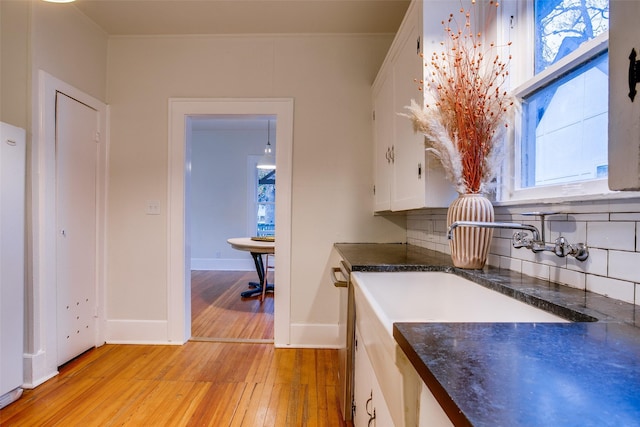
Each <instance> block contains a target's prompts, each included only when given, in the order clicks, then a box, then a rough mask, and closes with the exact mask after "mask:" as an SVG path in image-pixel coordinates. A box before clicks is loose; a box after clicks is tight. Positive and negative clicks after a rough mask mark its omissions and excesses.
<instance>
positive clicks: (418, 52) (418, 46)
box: [416, 36, 420, 55]
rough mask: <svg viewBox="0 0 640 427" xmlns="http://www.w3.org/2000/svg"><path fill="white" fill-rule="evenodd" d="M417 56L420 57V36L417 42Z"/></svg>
mask: <svg viewBox="0 0 640 427" xmlns="http://www.w3.org/2000/svg"><path fill="white" fill-rule="evenodd" d="M416 54H417V55H420V36H418V39H417V40H416Z"/></svg>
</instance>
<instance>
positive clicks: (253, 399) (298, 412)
mask: <svg viewBox="0 0 640 427" xmlns="http://www.w3.org/2000/svg"><path fill="white" fill-rule="evenodd" d="M240 276H242V275H240ZM235 280H236V282H241V281H244V282H245V283H244V285H243V290H244V289H246V277H242V278H237V279H235ZM250 280H252V279H250ZM207 292H210V293H207ZM207 292H205V294H207V295H208V296H202V298H203V299H202V301H200V302H198V304H200V303H202V304H204V301H206V298H209V299H210V300H211V301H215V300H216V298H214V297H213V296H212V295H213V293H215V292H218V293H221V294H224V293H225V292H226V291H224V290H220V289H219V290H217V291H207ZM235 295H236V297H237V299H238V300H240V298H239V296H238V294H235ZM229 299H230V300H233V302H234V304H235V298H231V297H229ZM270 299H271V304H272V303H273V300H272V298H268V299H267V301H266V302H268V301H269V300H270ZM245 302H249V303H254V302H257V303H259V301H258V300H256V301H253V300H250V301H245ZM266 302H265V303H266ZM265 303H263V304H265ZM194 305H196V303H195V302H194ZM205 305H206V304H205ZM266 305H267V304H265V306H266ZM225 310H229V311H232V312H237V311H238V310H239V309H231V308H229V309H225ZM204 311H206V307H204V308H203V310H201V312H204ZM240 311H242V310H240ZM247 311H251V310H247ZM257 311H258V312H260V310H257ZM264 311H269V310H267V309H266V308H265V310H264ZM193 312H196V310H193ZM261 314H262V313H261ZM272 315H273V310H272V309H271V316H272ZM196 317H197V316H196ZM257 319H260V317H259V316H258V317H257ZM195 320H196V318H194V321H195ZM258 322H259V321H258ZM204 323H207V322H204ZM263 323H264V322H263ZM269 323H271V325H272V324H273V322H272V321H270V322H269ZM271 328H272V326H271ZM268 329H269V328H268V327H265V326H264V325H263V326H261V327H259V326H256V327H255V329H254V331H252V333H251V334H247V335H246V336H248V337H253V338H255V337H256V336H260V337H264V336H265V334H266V335H269V334H271V336H273V335H272V331H271V332H269V333H266V332H265V331H266V330H268ZM255 331H260V332H259V333H257V334H256V335H253V333H254V332H255ZM245 332H246V331H242V333H243V334H244V333H245ZM203 333H204V332H203ZM207 333H208V332H207ZM215 333H216V334H219V333H221V332H219V331H218V332H215ZM229 333H231V332H229ZM234 333H235V332H234ZM337 357H338V353H337V350H329V349H276V348H274V346H273V345H272V344H256V343H234V342H202V341H200V342H195V341H190V342H188V343H186V344H185V345H183V346H161V345H158V346H149V345H104V346H102V347H99V348H97V349H94V350H90V351H89V352H87V353H85V354H84V355H82V356H80V357H78V358H76V359H74V360H72V361H71V362H69V363H68V364H66V365H65V366H63V367H61V368H60V374H59V375H58V376H56V377H54V378H52V379H51V380H49V381H47V382H46V383H44V384H42V385H41V386H39V387H37V388H36V389H34V390H25V392H24V394H23V396H22V397H21V398H20V399H19V400H18V401H17V402H14V403H13V404H11V405H9V406H8V407H6V408H4V409H2V410H0V425H1V426H3V427H5V426H11V427H13V426H21V427H22V426H65V427H66V426H83V427H84V426H87V427H92V426H101V427H102V426H216V427H218V426H236V427H258V426H265V427H279V426H285V427H289V426H295V427H299V426H326V427H333V426H351V423H349V424H345V423H344V422H343V421H342V417H341V415H340V409H339V402H338V393H339V390H338V379H337V371H338V360H337Z"/></svg>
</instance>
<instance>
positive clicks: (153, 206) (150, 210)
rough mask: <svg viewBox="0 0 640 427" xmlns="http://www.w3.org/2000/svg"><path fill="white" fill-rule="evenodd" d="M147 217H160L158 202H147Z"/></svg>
mask: <svg viewBox="0 0 640 427" xmlns="http://www.w3.org/2000/svg"><path fill="white" fill-rule="evenodd" d="M146 213H147V215H160V201H159V200H147V209H146Z"/></svg>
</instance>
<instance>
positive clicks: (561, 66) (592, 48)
mask: <svg viewBox="0 0 640 427" xmlns="http://www.w3.org/2000/svg"><path fill="white" fill-rule="evenodd" d="M608 48H609V32H606V33H602V34H600V35H599V36H597V37H596V38H594V39H591V40H589V41H586V42H584V43H583V44H582V45H581V46H580V47H579V48H578V49H576V50H574V51H573V52H571V53H570V54H568V55H567V56H565V57H564V58H562V59H560V60H558V62H556V63H554V64H553V65H551V66H550V67H549V68H547V69H546V70H544V71H541V72H539V73H538V74H536V75H535V76H533V77H531V78H530V79H529V80H528V81H527V82H526V83H524V84H522V85H520V86H519V87H517V88H515V89H514V91H513V93H514V95H515V96H517V97H518V98H523V97H525V96H526V95H528V94H530V93H532V92H535V91H536V90H538V89H540V88H542V87H545V86H548V85H549V84H551V83H553V82H554V81H555V80H557V79H559V78H560V77H562V76H564V75H565V74H566V73H568V72H570V71H572V70H574V69H575V68H576V67H578V66H580V65H581V64H583V63H584V62H587V61H589V60H590V59H592V58H595V57H596V56H598V55H600V54H601V53H603V52H604V51H606V50H607V49H608Z"/></svg>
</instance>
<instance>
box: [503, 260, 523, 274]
mask: <svg viewBox="0 0 640 427" xmlns="http://www.w3.org/2000/svg"><path fill="white" fill-rule="evenodd" d="M500 268H501V269H505V270H512V271H515V272H517V273H521V272H522V261H520V260H519V259H514V258H509V257H500Z"/></svg>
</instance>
